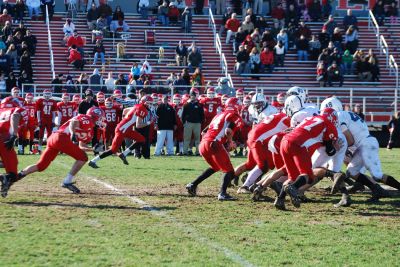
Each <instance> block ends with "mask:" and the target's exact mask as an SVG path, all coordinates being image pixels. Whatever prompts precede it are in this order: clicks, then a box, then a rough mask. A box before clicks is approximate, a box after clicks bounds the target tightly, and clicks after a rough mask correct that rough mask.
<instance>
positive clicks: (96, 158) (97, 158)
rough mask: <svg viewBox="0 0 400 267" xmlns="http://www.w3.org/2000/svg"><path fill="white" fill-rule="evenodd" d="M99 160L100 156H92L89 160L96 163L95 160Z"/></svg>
mask: <svg viewBox="0 0 400 267" xmlns="http://www.w3.org/2000/svg"><path fill="white" fill-rule="evenodd" d="M99 160H100V156H96V157H94V158H93V159H92V160H90V161H92V162H94V163H96V162H98V161H99Z"/></svg>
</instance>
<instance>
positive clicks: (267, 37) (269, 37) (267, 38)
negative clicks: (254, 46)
mask: <svg viewBox="0 0 400 267" xmlns="http://www.w3.org/2000/svg"><path fill="white" fill-rule="evenodd" d="M275 37H276V35H273V34H272V33H271V31H270V30H268V29H267V30H265V31H264V32H263V34H262V36H261V43H262V44H263V45H264V46H268V47H269V48H274V46H275V45H276V41H275Z"/></svg>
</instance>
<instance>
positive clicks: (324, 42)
mask: <svg viewBox="0 0 400 267" xmlns="http://www.w3.org/2000/svg"><path fill="white" fill-rule="evenodd" d="M318 40H319V42H320V43H321V48H322V49H325V48H327V47H328V44H329V42H330V40H331V37H330V36H329V34H328V33H327V32H326V29H325V28H322V31H321V32H320V33H319V35H318Z"/></svg>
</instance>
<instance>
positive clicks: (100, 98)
mask: <svg viewBox="0 0 400 267" xmlns="http://www.w3.org/2000/svg"><path fill="white" fill-rule="evenodd" d="M96 100H97V103H98V104H99V108H101V107H104V102H105V100H106V96H105V95H104V93H103V92H98V93H97V94H96Z"/></svg>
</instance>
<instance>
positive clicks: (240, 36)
mask: <svg viewBox="0 0 400 267" xmlns="http://www.w3.org/2000/svg"><path fill="white" fill-rule="evenodd" d="M246 36H247V34H246V32H245V31H244V30H243V28H242V27H239V29H238V31H237V32H236V33H235V38H234V39H233V52H234V53H236V52H237V50H238V48H239V45H240V44H241V43H243V42H244V40H245V39H246Z"/></svg>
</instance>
